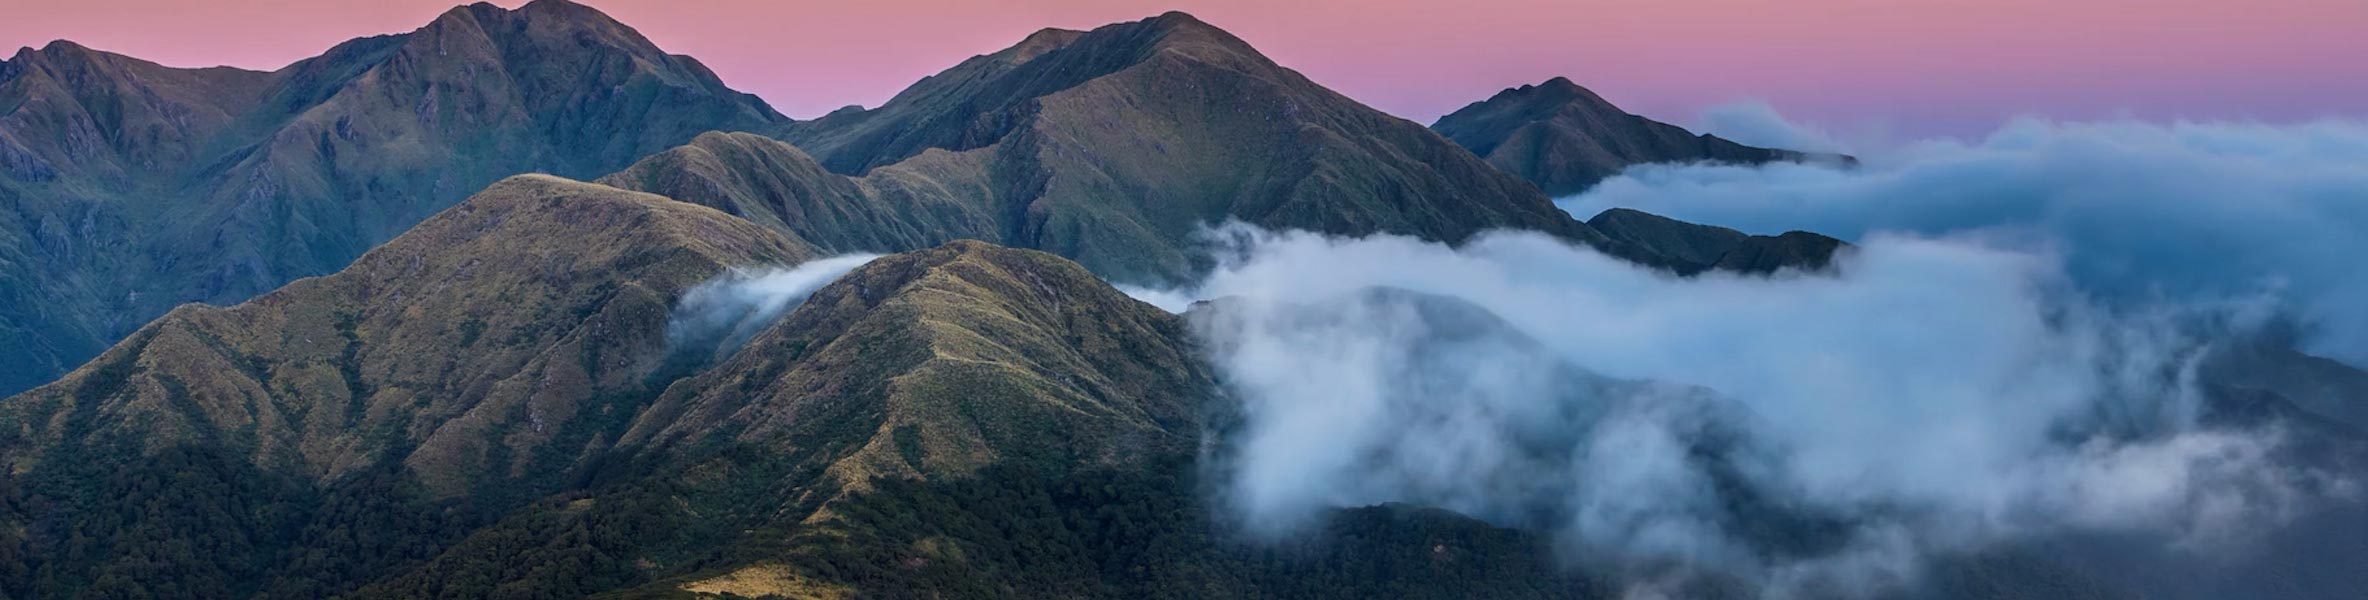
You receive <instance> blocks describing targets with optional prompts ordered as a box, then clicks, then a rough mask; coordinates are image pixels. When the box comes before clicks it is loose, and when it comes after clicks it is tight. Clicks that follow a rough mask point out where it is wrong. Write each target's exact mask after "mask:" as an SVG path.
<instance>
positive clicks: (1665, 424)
mask: <svg viewBox="0 0 2368 600" xmlns="http://www.w3.org/2000/svg"><path fill="white" fill-rule="evenodd" d="M1217 237H1218V238H1220V239H1223V240H1228V241H1229V242H1228V244H1229V245H1228V247H1227V248H1225V249H1224V250H1223V251H1222V252H1221V254H1222V256H1221V259H1220V266H1219V267H1218V268H1217V269H1216V271H1215V272H1213V273H1212V274H1211V275H1210V276H1209V277H1208V278H1207V279H1205V280H1204V281H1202V282H1201V283H1200V284H1199V285H1198V286H1197V287H1196V288H1194V289H1191V290H1186V291H1180V292H1179V291H1170V292H1163V293H1162V294H1161V297H1162V299H1163V300H1165V301H1166V304H1165V305H1168V306H1175V305H1178V304H1179V302H1177V300H1176V299H1177V298H1223V299H1224V300H1221V301H1219V302H1217V303H1216V304H1215V305H1213V308H1212V309H1210V310H1195V311H1194V312H1193V313H1192V314H1193V315H1194V319H1195V326H1196V331H1198V332H1199V334H1200V335H1202V336H1203V337H1204V339H1205V340H1207V341H1208V343H1209V348H1210V352H1211V354H1212V356H1213V358H1214V360H1215V361H1216V365H1217V367H1218V369H1219V372H1220V374H1221V375H1222V377H1223V379H1224V381H1225V382H1226V384H1227V385H1228V386H1230V388H1231V389H1232V390H1233V391H1234V396H1235V397H1236V398H1238V399H1239V400H1240V402H1242V411H1243V412H1242V414H1243V418H1244V419H1245V422H1244V423H1242V424H1241V427H1240V428H1239V429H1238V432H1239V433H1238V435H1236V436H1234V437H1232V438H1230V439H1229V440H1227V441H1226V442H1225V443H1223V444H1220V446H1219V447H1218V449H1217V450H1215V451H1214V452H1213V454H1212V456H1211V460H1212V461H1213V462H1215V463H1216V464H1217V465H1218V468H1219V471H1220V472H1222V473H1224V474H1225V476H1226V478H1227V482H1228V485H1229V488H1228V493H1227V500H1228V501H1229V502H1230V503H1231V506H1232V507H1233V508H1235V509H1237V510H1238V511H1239V512H1240V514H1241V516H1242V517H1243V518H1244V519H1245V521H1246V522H1247V523H1249V524H1250V525H1251V526H1252V527H1253V529H1254V530H1256V531H1263V532H1266V533H1269V534H1286V533H1288V532H1290V531H1295V530H1296V528H1297V527H1299V526H1301V525H1304V524H1306V523H1307V522H1308V521H1309V520H1310V519H1312V518H1315V516H1316V515H1319V514H1321V512H1322V511H1323V510H1324V509H1327V508H1332V507H1346V506H1362V505H1369V504H1375V503H1382V502H1408V503H1415V504H1424V505H1432V506H1439V507H1443V508H1448V509H1451V510H1456V511H1459V512H1463V513H1465V514H1470V515H1474V516H1478V517H1482V518H1486V519H1490V520H1493V521H1496V522H1500V523H1506V524H1511V525H1519V526H1527V527H1535V528H1542V529H1548V530H1551V531H1555V532H1558V535H1559V536H1560V537H1561V539H1562V540H1563V541H1564V543H1565V545H1566V546H1567V547H1569V548H1571V549H1572V551H1573V554H1574V555H1577V556H1586V557H1590V560H1617V561H1633V562H1639V563H1651V564H1669V563H1675V564H1682V565H1691V566H1695V567H1705V568H1712V569H1717V570H1721V571H1726V572H1730V573H1733V574H1739V575H1743V576H1747V577H1753V578H1756V581H1759V582H1760V583H1761V584H1763V585H1767V586H1770V587H1769V589H1771V590H1773V591H1772V592H1771V594H1774V595H1783V594H1785V593H1786V592H1785V590H1795V591H1797V590H1804V589H1824V588H1819V587H1818V586H1833V585H1844V586H1846V588H1845V589H1868V588H1867V587H1866V586H1880V585H1886V584H1892V583H1898V582H1901V581H1904V580H1907V579H1911V578H1912V577H1913V576H1914V573H1915V568H1914V567H1915V565H1916V564H1917V558H1916V557H1918V556H1921V555H1922V554H1923V553H1926V552H1932V551H1955V550H1963V549H1967V548H1976V547H1980V546H1982V545H1985V544H1989V543H1993V542H1997V541H2000V540H2008V539H2016V538H2018V537H2019V536H2024V535H2029V534H2034V533H2050V532H2058V531H2066V530H2107V531H2135V532H2149V533H2159V534H2162V535H2165V536H2168V537H2170V538H2172V539H2182V540H2200V539H2213V538H2215V537H2216V536H2224V535H2228V534H2230V533H2231V532H2237V531H2242V530H2245V529H2247V528H2251V529H2256V530H2257V529H2260V528H2263V527H2266V526H2269V525H2274V524H2275V523H2277V522H2279V521H2280V520H2281V519H2284V518H2287V517H2288V516H2290V515H2291V514H2292V510H2290V509H2291V505H2290V504H2291V503H2289V502H2287V500H2290V499H2292V498H2293V496H2294V494H2293V493H2289V492H2287V491H2285V490H2286V489H2287V488H2288V487H2290V485H2291V484H2292V483H2293V480H2294V479H2295V478H2299V477H2308V476H2314V475H2313V474H2309V473H2302V472H2298V471H2295V470H2291V469H2283V468H2279V466H2278V465H2275V464H2271V461H2270V459H2269V456H2270V452H2269V450H2270V449H2272V448H2274V447H2276V444H2277V438H2276V436H2275V435H2273V434H2271V433H2268V432H2251V431H2224V430H2211V429H2206V428H2202V427H2200V426H2199V425H2198V423H2197V422H2196V420H2195V415H2196V413H2197V406H2196V404H2197V403H2198V402H2199V397H2198V395H2197V393H2196V392H2195V390H2194V386H2193V376H2194V373H2195V364H2196V362H2197V359H2198V357H2200V356H2202V353H2204V352H2206V351H2208V346H2207V345H2206V344H2205V343H2204V342H2205V339H2206V338H2203V337H2197V336H2196V335H2193V334H2197V333H2210V332H2202V331H2199V330H2196V329H2194V327H2195V326H2196V325H2197V324H2214V323H2224V322H2225V320H2223V319H2216V318H2205V317H2212V316H2213V315H2212V314H2210V313H2215V312H2217V311H2220V310H2221V307H2219V306H2217V305H2214V306H2205V307H2187V306H2181V305H2148V306H2146V307H2140V306H2135V305H2128V306H2119V305H2104V304H2099V303H2095V302H2092V301H2091V300H2090V297H2089V296H2088V295H2086V294H2085V293H2083V292H2081V291H2080V289H2079V286H2077V285H2074V282H2073V280H2072V279H2071V278H2070V277H2069V276H2068V275H2067V274H2066V272H2065V271H2064V270H2063V269H2062V268H2061V264H2062V262H2061V261H2060V260H2058V259H2057V258H2056V257H2055V256H2053V255H2050V254H2045V253H2038V252H2034V251H2030V250H2028V249H2025V248H2021V247H2017V246H2011V245H2001V244H1998V243H1994V242H1992V241H1989V240H1984V239H1973V238H1925V237H1912V236H1895V235H1874V236H1867V237H1866V238H1865V239H1864V240H1863V241H1864V243H1863V244H1861V245H1860V246H1859V247H1858V248H1857V249H1856V250H1854V251H1852V252H1850V253H1848V254H1846V255H1845V256H1843V257H1842V259H1841V260H1840V263H1839V271H1838V274H1836V275H1832V276H1824V275H1802V274H1798V273H1783V274H1779V275H1777V276H1775V277H1764V278H1763V277H1741V276H1732V275H1723V274H1710V275H1705V276H1701V277H1697V278H1676V277H1672V276H1669V275H1666V274H1664V273H1660V272H1657V271H1651V270H1646V269H1641V268H1638V267H1636V266H1634V265H1631V264H1629V263H1626V262H1623V261H1620V260H1617V259H1613V258H1610V257H1606V256H1604V255H1601V254H1599V253H1596V252H1594V251H1592V250H1589V249H1585V248H1579V247H1573V246H1570V245H1567V244H1564V243H1562V242H1560V241H1558V240H1554V239H1551V238H1548V237H1544V236H1541V235H1536V234H1528V233H1496V234H1489V235H1484V236H1482V237H1480V238H1478V239H1476V240H1473V241H1471V242H1469V243H1468V244H1466V245H1465V246H1463V247H1461V248H1450V247H1447V246H1444V245H1440V244H1433V243H1425V242H1420V241H1416V240H1412V239H1407V238H1399V237H1388V236H1378V237H1371V238H1363V239H1341V238H1331V237H1324V236H1318V235H1312V234H1306V233H1270V232H1263V231H1255V230H1251V229H1247V228H1244V227H1239V226H1235V227H1232V228H1229V229H1226V230H1223V231H1221V232H1219V235H1218V236H1217ZM1138 291H1140V290H1138ZM1606 557H1610V558H1606Z"/></svg>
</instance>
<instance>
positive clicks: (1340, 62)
mask: <svg viewBox="0 0 2368 600" xmlns="http://www.w3.org/2000/svg"><path fill="white" fill-rule="evenodd" d="M519 3H520V2H519V0H510V1H505V2H500V3H499V4H502V5H504V6H513V7H514V6H517V5H518V4H519ZM586 3H587V4H591V5H593V6H595V7H598V8H600V9H602V10H604V11H607V12H608V13H609V14H611V15H613V16H615V17H616V18H618V19H619V20H622V21H624V22H625V23H627V24H630V25H633V26H635V27H636V28H638V29H640V30H641V31H642V32H643V33H644V34H646V35H648V36H649V37H650V38H651V39H653V40H655V41H656V42H657V43H658V44H659V45H661V46H663V47H665V48H667V49H668V50H670V51H672V52H676V53H681V54H689V55H692V56H696V57H698V58H699V59H701V60H702V61H704V62H706V63H707V64H708V65H709V66H711V67H713V68H714V69H715V70H716V71H717V72H718V73H720V74H721V75H722V76H723V78H724V80H725V81H726V82H728V83H730V84H731V85H732V86H734V87H737V88H739V89H742V90H746V91H750V92H754V93H756V94H758V95H761V96H763V97H764V98H765V99H766V100H768V101H770V102H772V103H773V104H774V105H775V106H776V107H777V108H779V109H780V110H781V111H782V112H784V113H787V114H789V115H791V116H795V117H812V116H815V115H818V114H821V113H823V112H827V111H829V110H831V109H833V108H837V107H839V106H843V105H847V104H863V105H867V106H868V105H876V104H878V103H879V102H880V101H882V100H885V99H886V98H887V97H888V96H890V95H891V94H893V93H895V92H896V91H897V90H898V89H901V88H903V87H904V86H906V85H908V84H910V83H912V81H913V80H915V79H918V78H920V77H922V76H924V75H928V74H930V73H933V72H936V71H938V70H940V69H943V68H945V67H947V66H950V65H952V64H954V63H955V62H958V61H960V60H961V59H963V58H965V57H968V56H970V55H973V54H980V53H985V52H991V51H994V50H996V49H999V48H1002V47H1004V46H1006V45H1009V44H1011V43H1013V42H1015V41H1017V40H1019V39H1020V38H1021V37H1022V36H1025V35H1026V34H1027V33H1028V32H1030V31H1033V30H1035V29H1037V28H1041V27H1048V26H1049V27H1066V28H1090V27H1093V26H1095V25H1099V24H1104V23H1109V22H1115V21H1122V20H1133V19H1139V18H1143V17H1147V16H1150V15H1154V14H1157V13H1159V12H1162V11H1165V10H1170V9H1178V10H1185V11H1188V12H1191V13H1193V14H1195V15H1197V16H1199V17H1201V18H1202V19H1203V20H1206V21H1208V22H1210V23H1213V24H1215V25H1217V26H1219V27H1223V28H1226V29H1228V30H1230V31H1232V32H1234V33H1235V34H1237V35H1240V36H1241V37H1242V38H1244V39H1246V40H1248V41H1249V42H1250V43H1252V44H1254V45H1256V46H1257V47H1259V48H1260V49H1262V50H1264V51H1265V52H1266V53H1267V54H1268V55H1269V56H1272V57H1273V58H1274V59H1275V60H1277V61H1279V62H1281V63H1283V64H1284V65H1286V66H1290V67H1293V68H1296V69H1298V70H1300V71H1301V72H1303V73H1305V74H1307V75H1308V76H1309V77H1311V78H1313V79H1315V80H1316V81H1317V82H1319V83H1322V84H1325V85H1327V86H1330V87H1332V88H1334V89H1337V90H1339V91H1341V92H1343V93H1346V94H1348V95H1350V96H1352V97H1355V98H1357V99H1359V100H1361V101H1364V102H1365V103H1367V104H1371V105H1373V106H1375V107H1378V108H1381V109H1383V110H1386V111H1389V112H1391V113H1395V114H1397V115H1400V116H1403V117H1406V118H1409V119H1413V120H1416V121H1421V122H1424V123H1428V122H1430V121H1431V120H1433V119H1435V118H1436V117H1438V116H1439V115H1440V114H1443V113H1445V112H1447V111H1450V110H1454V109H1455V108H1457V107H1459V106H1462V105H1463V104H1465V103H1468V102H1471V101H1474V100H1478V99H1481V98H1485V97H1487V96H1488V95H1489V94H1491V93H1493V92H1495V91H1496V90H1498V89H1500V88H1504V87H1508V86H1513V85H1519V84H1522V83H1534V82H1537V81H1541V80H1544V79H1547V78H1549V77H1553V76H1556V75H1565V76H1569V77H1570V78H1571V79H1573V80H1575V81H1578V82H1579V83H1580V84H1581V85H1586V86H1588V87H1591V88H1593V89H1595V90H1596V91H1597V92H1600V93H1602V94H1603V95H1605V96H1606V97H1608V98H1610V99H1611V100H1612V101H1614V102H1616V103H1619V104H1621V105H1622V106H1623V107H1626V108H1628V109H1629V110H1631V111H1635V112H1639V113H1642V114H1645V115H1648V116H1654V117H1658V118H1662V119H1665V120H1671V121H1675V122H1679V123H1690V122H1691V121H1692V120H1693V118H1694V116H1695V115H1697V114H1698V112H1699V111H1700V110H1701V109H1703V108H1706V107H1710V106H1714V105H1719V104H1725V103H1729V102H1734V101H1739V100H1747V99H1756V100H1761V101H1765V102H1767V103H1769V104H1771V105H1773V106H1775V107H1776V108H1778V109H1779V110H1781V111H1783V112H1784V113H1786V114H1787V115H1790V116H1792V117H1795V118H1796V119H1802V120H1806V121H1809V122H1813V123H1817V124H1820V125H1824V126H1827V127H1831V128H1836V129H1844V130H1858V131H1867V130H1876V131H1882V132H1886V133H1891V134H1910V135H1927V134H1955V135H1977V134H1980V133H1982V132H1986V131H1988V130H1989V129H1990V128H1991V127H1993V126H1995V125H1996V124H1997V123H1999V122H2000V121H2002V120H2004V119H2005V118H2008V117H2011V116H2015V115H2023V114H2034V115H2043V116H2049V117H2055V118H2062V119H2090V118H2099V117H2111V116H2118V115H2130V116H2136V117H2140V118H2147V119H2156V120H2163V119H2174V118H2189V119H2240V120H2264V121H2272V122H2288V121H2297V120H2304V119H2311V118H2317V117H2327V116H2355V117H2356V116H2361V115H2363V114H2368V0H2251V1H2246V2H2202V1H2193V0H2078V1H2076V2H2075V1H2061V0H2056V1H2049V0H1981V1H1976V0H1797V1H1790V2H1768V1H1761V0H1676V1H1644V0H1621V1H1588V0H1466V1H1461V2H1416V1H1372V0H1314V1H1283V0H1166V1H1145V0H1018V1H1004V2H991V1H961V0H870V1H864V2H811V1H794V0H793V1H761V0H591V1H588V2H586ZM451 5H452V3H451V2H448V1H445V0H371V1H360V0H214V1H207V2H194V1H188V0H75V1H72V2H62V1H54V0H41V1H35V0H0V46H6V47H15V46H39V45H41V44H44V43H46V42H48V41H49V40H52V39H60V38H63V39H71V40H75V41H77V42H81V43H83V44H85V45H88V46H92V47H95V48H99V49H102V50H109V51H114V52H121V53H125V54H131V55H134V56H139V57H142V58H147V59H150V60H155V61H158V62H162V63H165V64H170V65H176V66H206V65H216V64H228V65H234V66H240V67H249V68H258V69H271V68H277V67H279V66H281V65H284V64H286V63H288V62H290V61H293V60H296V59H299V58H302V57H305V56H310V55H312V54H316V53H318V52H320V51H321V50H323V49H326V48H328V47H329V46H330V45H332V44H334V43H336V42H339V41H342V40H344V39H347V38H352V37H359V36H363V35H370V34H378V33H395V32H401V31H408V30H410V29H412V28H415V27H418V26H419V25H422V24H425V23H426V22H428V21H429V20H431V19H433V18H434V17H435V15H436V14H437V13H439V12H442V11H443V10H445V9H447V8H449V7H450V6H451Z"/></svg>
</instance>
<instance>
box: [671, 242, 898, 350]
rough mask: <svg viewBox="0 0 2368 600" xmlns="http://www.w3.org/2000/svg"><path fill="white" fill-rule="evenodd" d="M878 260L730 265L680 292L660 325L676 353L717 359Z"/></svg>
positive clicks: (850, 257)
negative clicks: (817, 292)
mask: <svg viewBox="0 0 2368 600" xmlns="http://www.w3.org/2000/svg"><path fill="white" fill-rule="evenodd" d="M875 258H879V255H877V254H846V255H840V256H833V257H829V258H818V259H814V260H809V261H806V262H803V263H798V264H797V265H794V266H788V267H758V268H734V269H731V270H728V271H725V272H724V273H723V274H720V275H717V276H715V277H714V278H712V279H709V280H707V281H705V282H701V283H700V284H699V285H696V286H692V287H691V289H690V290H689V291H685V292H683V296H682V300H681V301H680V302H677V303H676V304H675V306H674V313H673V315H672V316H671V317H670V318H669V319H668V320H667V323H666V341H667V345H668V346H669V347H671V348H673V349H674V352H675V353H677V354H682V355H687V356H694V357H698V358H704V359H714V358H721V357H723V356H726V355H729V354H731V352H732V351H734V350H738V349H739V348H740V346H741V344H745V343H747V342H748V340H749V338H752V337H755V336H756V334H757V333H758V332H761V331H763V330H764V328H765V327H766V326H768V325H771V324H772V323H773V321H774V320H775V319H778V318H780V317H781V314H782V313H785V312H788V311H789V310H790V309H792V308H797V306H798V304H801V303H804V302H805V301H806V297H807V296H811V295H813V294H814V291H815V290H819V289H822V286H825V285H829V284H830V282H831V281H833V280H836V279H838V278H839V276H841V275H845V274H847V272H848V271H853V270H855V269H856V268H857V267H861V266H863V265H864V264H865V263H869V262H871V261H872V259H875Z"/></svg>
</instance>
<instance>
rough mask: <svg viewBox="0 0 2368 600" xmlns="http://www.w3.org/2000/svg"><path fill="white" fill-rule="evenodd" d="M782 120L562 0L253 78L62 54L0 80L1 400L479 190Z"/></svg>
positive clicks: (25, 62) (362, 44)
mask: <svg viewBox="0 0 2368 600" xmlns="http://www.w3.org/2000/svg"><path fill="white" fill-rule="evenodd" d="M781 120H782V118H781V117H780V116H779V115H778V114H777V113H775V112H773V110H772V109H770V108H768V107H767V106H765V104H764V103H763V102H761V101H759V100H757V99H756V98H755V97H753V96H749V95H746V94H741V93H738V92H734V91H732V90H730V89H729V88H726V87H724V86H723V84H722V83H721V82H720V81H719V80H717V79H716V77H715V75H714V74H713V73H711V72H709V71H708V70H707V69H706V68H705V67H703V66H701V65H699V63H698V62H697V61H694V60H691V59H689V58H686V57H681V56H674V55H668V54H666V53H664V52H663V51H660V50H659V49H658V48H657V47H656V46H653V45H651V44H650V42H649V40H647V39H645V38H643V37H642V36H641V35H640V34H639V33H636V32H634V31H633V29H632V28H629V27H626V26H624V25H623V24H620V23H617V22H616V21H614V20H611V19H609V18H608V17H607V16H605V15H602V14H600V13H599V12H597V11H594V10H592V9H590V8H586V7H583V6H581V5H577V4H572V3H569V2H567V1H566V0H537V1H535V2H532V3H529V4H527V5H526V6H525V7H523V8H520V9H517V10H504V9H501V8H499V7H495V6H493V5H491V4H482V3H481V4H474V5H470V6H465V7H459V8H455V9H453V10H451V11H449V12H446V13H444V14H443V15H442V16H440V17H438V18H437V19H436V20H435V21H434V22H432V23H429V24H428V25H427V26H425V27H422V28H420V29H419V30H417V31H413V32H410V33H406V34H400V35H388V36H379V37H372V38H364V39H358V40H354V41H351V42H347V43H344V44H340V45H338V46H337V47H335V48H332V49H330V50H329V51H328V52H327V53H325V54H323V55H322V56H319V57H316V58H310V59H306V60H303V61H299V62H297V63H295V64H292V65H289V66H288V67H286V68H282V69H280V70H278V71H273V72H269V73H263V72H253V71H243V70H238V69H229V68H212V69H177V68H169V67H163V66H159V65H156V64H154V63H149V62H145V61H141V60H137V59H133V58H129V57H124V56H119V55H114V54H109V53H105V52H99V51H95V50H91V49H88V48H83V47H81V46H78V45H75V44H73V43H71V42H56V43H52V44H50V45H48V46H47V47H44V48H42V49H40V50H37V51H36V50H31V49H27V50H24V51H20V52H18V53H17V54H16V55H15V56H14V57H13V58H10V59H9V60H7V61H6V62H4V63H0V202H5V205H6V207H7V208H9V209H10V210H6V211H0V276H4V277H0V281H4V282H5V283H0V299H6V300H8V301H7V302H5V303H0V334H5V335H0V365H5V366H0V392H12V391H16V390H21V389H24V388H27V387H31V386H32V385H35V384H38V383H40V382H43V381H47V380H49V379H51V378H53V377H55V376H56V375H57V374H59V373H62V372H64V370H65V369H66V368H69V367H72V366H73V365H75V364H77V363H80V362H82V361H83V360H85V359H88V358H89V357H90V356H92V355H95V354H96V353H97V352H98V350H100V349H101V348H104V347H106V346H107V345H108V344H110V343H112V342H113V341H114V340H116V339H119V338H120V337H121V336H123V335H124V334H126V333H129V332H130V331H131V330H133V329H134V328H137V327H139V326H140V325H141V324H142V323H145V322H147V321H148V320H149V319H151V318H153V317H155V316H157V315H161V314H163V313H164V312H165V311H166V310H169V309H171V308H172V307H174V306H176V305H179V304H181V303H184V302H192V301H199V302H212V303H231V302H237V301H240V300H244V299H246V298H248V297H249V296H252V295H254V294H256V293H260V292H262V291H265V290H269V289H272V288H274V287H277V286H278V285H280V284H282V283H286V282H288V281H290V280H293V279H296V278H298V277H304V276H309V275H319V274H323V273H328V272H330V271H333V270H336V269H337V268H339V267H342V266H344V265H345V264H346V263H347V262H348V261H351V260H352V259H353V258H354V257H356V256H359V255H360V254H361V253H362V252H363V251H364V250H366V249H368V248H370V247H371V246H374V245H376V244H378V243H379V242H382V241H385V240H387V239H389V238H392V237H393V236H394V235H395V234H397V233H400V232H402V231H403V230H404V229H406V228H408V227H410V226H411V225H412V224H414V223H417V222H419V220H421V219H423V218H426V217H427V216H428V215H431V214H434V213H435V212H436V211H438V210H441V209H443V208H444V207H447V206H450V205H452V203H454V202H457V201H459V200H460V199H461V198H462V197H464V196H466V195H468V194H470V193H472V192H474V191H476V190H478V189H481V188H483V187H485V185H486V184H489V183H492V182H494V181H496V180H498V179H500V178H502V177H506V176H509V175H513V174H518V173H528V172H549V173H556V174H560V175H567V176H575V177H583V178H590V177H595V176H598V175H600V174H603V173H607V172H610V171H613V170H616V169H618V168H622V167H624V166H626V165H627V164H630V163H631V162H632V161H634V160H635V159H638V158H640V157H642V156H644V155H647V154H649V153H651V152H656V151H658V150H662V149H665V148H667V147H671V146H674V145H678V144H681V143H683V142H685V141H688V140H690V139H691V138H692V137H693V136H695V135H697V134H699V133H701V132H705V131H710V130H719V129H720V130H758V129H764V128H768V127H772V126H774V123H776V122H778V121H781Z"/></svg>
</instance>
